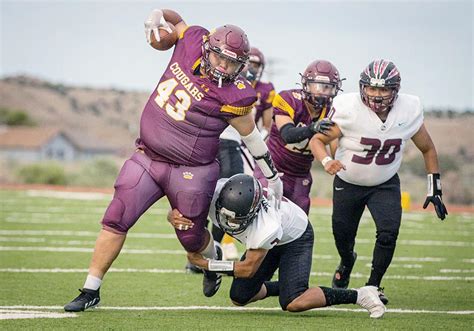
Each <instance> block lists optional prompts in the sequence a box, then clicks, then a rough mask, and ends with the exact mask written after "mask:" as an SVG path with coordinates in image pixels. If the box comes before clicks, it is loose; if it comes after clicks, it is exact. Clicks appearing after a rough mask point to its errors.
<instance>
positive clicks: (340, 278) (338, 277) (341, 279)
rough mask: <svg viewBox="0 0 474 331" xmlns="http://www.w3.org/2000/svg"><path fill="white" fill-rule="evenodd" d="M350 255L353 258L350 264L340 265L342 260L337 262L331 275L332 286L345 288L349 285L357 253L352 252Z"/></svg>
mask: <svg viewBox="0 0 474 331" xmlns="http://www.w3.org/2000/svg"><path fill="white" fill-rule="evenodd" d="M352 256H353V260H352V264H351V265H350V266H345V265H342V261H341V262H340V263H339V266H338V267H337V269H336V271H335V272H334V276H333V277H332V288H338V289H346V288H347V287H348V286H349V281H350V278H351V272H352V267H354V263H355V261H356V260H357V253H356V252H353V253H352Z"/></svg>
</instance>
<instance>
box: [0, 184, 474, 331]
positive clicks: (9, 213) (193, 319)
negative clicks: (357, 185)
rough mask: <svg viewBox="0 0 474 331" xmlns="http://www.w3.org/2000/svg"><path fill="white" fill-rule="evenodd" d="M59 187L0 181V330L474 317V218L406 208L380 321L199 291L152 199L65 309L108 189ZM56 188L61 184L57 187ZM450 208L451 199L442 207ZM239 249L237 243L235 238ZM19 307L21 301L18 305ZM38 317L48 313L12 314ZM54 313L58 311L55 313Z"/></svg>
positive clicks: (323, 271)
mask: <svg viewBox="0 0 474 331" xmlns="http://www.w3.org/2000/svg"><path fill="white" fill-rule="evenodd" d="M57 194H58V193H57V192H53V193H50V192H39V191H0V200H1V210H0V291H1V292H0V293H1V294H0V328H1V329H15V330H16V329H19V328H29V329H46V328H48V329H49V328H54V329H79V328H82V329H92V330H95V329H162V330H168V329H183V330H185V329H191V328H192V329H208V330H222V329H247V330H254V329H288V330H294V329H321V330H336V329H354V330H359V329H393V330H402V329H411V330H419V329H444V330H453V329H458V330H467V329H471V330H472V329H473V326H474V298H473V296H474V286H473V281H474V244H473V234H474V217H473V215H449V217H448V219H447V221H445V222H444V223H441V222H440V221H438V220H437V219H436V218H435V216H434V214H429V213H405V214H404V218H403V221H402V227H401V233H400V237H399V242H398V247H397V250H396V252H395V257H394V260H393V262H392V265H391V267H390V269H389V271H388V272H387V274H386V277H385V280H384V283H383V286H385V293H386V295H387V297H388V298H389V300H390V304H389V305H388V307H387V308H388V311H387V313H386V315H385V316H384V318H383V319H381V320H371V319H370V318H369V317H368V313H367V312H365V311H360V310H359V309H358V308H359V307H358V306H355V305H345V306H338V307H331V309H327V310H313V311H309V312H305V313H288V312H283V311H281V310H279V306H278V301H277V299H275V298H270V299H267V300H265V301H260V302H258V303H254V304H252V305H249V306H248V307H246V308H245V309H241V308H235V307H233V306H232V304H231V303H230V300H229V298H228V292H229V287H230V283H231V278H230V277H226V278H224V280H223V284H222V286H221V289H220V290H219V292H218V293H217V294H216V296H215V297H213V298H206V297H204V296H203V295H202V289H201V281H202V276H201V275H188V274H185V273H184V271H183V267H184V264H185V255H184V253H183V251H182V249H181V247H180V244H179V243H178V241H177V239H176V238H175V237H174V232H173V230H172V228H171V227H170V226H169V224H168V223H167V222H166V220H165V214H166V212H167V208H168V204H167V202H166V201H163V202H159V203H157V204H156V205H155V206H154V207H153V208H152V209H151V210H149V211H148V212H147V213H146V214H145V215H144V216H143V217H142V219H141V220H139V222H138V223H137V224H136V226H135V227H134V228H133V229H132V230H131V231H130V233H129V238H128V239H127V241H126V243H125V247H124V250H123V251H122V254H121V255H120V256H119V258H118V259H117V261H116V262H115V264H114V265H113V269H112V270H111V271H110V272H109V273H108V274H107V276H106V278H105V282H104V284H103V286H102V289H101V296H102V301H101V308H98V309H95V310H92V311H87V312H85V313H80V314H64V313H63V311H62V309H61V307H62V306H63V305H64V304H66V303H68V302H69V301H70V300H71V299H73V298H74V297H75V296H76V295H77V294H78V291H77V289H78V288H80V287H82V285H83V282H84V279H85V276H86V275H87V267H88V264H89V259H90V256H91V252H92V249H93V246H94V241H95V238H96V235H97V232H98V231H99V229H100V225H99V220H100V219H101V217H102V214H103V212H104V210H105V208H106V206H107V203H108V201H109V197H107V196H100V195H98V194H92V195H90V196H89V195H85V196H81V195H79V194H72V195H71V196H69V197H68V198H67V199H65V198H59V197H55V195H57ZM59 195H61V194H59ZM448 208H449V206H448ZM330 214H331V210H330V209H323V208H319V209H317V208H313V210H312V213H311V216H310V219H311V222H312V223H313V226H314V228H315V234H316V243H315V248H314V260H313V267H312V277H311V280H310V283H311V284H312V285H330V281H331V277H332V272H333V271H334V268H335V267H336V266H337V264H338V262H339V259H338V258H337V253H336V249H335V246H334V242H333V239H332V233H331V224H330ZM368 216H369V215H368V214H367V215H365V217H364V219H363V221H362V223H361V227H360V229H359V234H358V238H357V244H356V249H357V252H358V254H359V257H358V261H357V263H356V265H355V267H354V272H353V275H352V280H351V286H352V287H359V286H363V285H364V284H365V282H366V280H367V278H368V274H369V271H370V262H371V255H372V249H373V242H374V232H375V230H374V225H373V222H372V220H371V219H370V218H369V217H368ZM240 249H241V250H242V248H241V247H240ZM22 306H23V307H22ZM44 314H46V316H48V317H49V318H35V319H31V318H28V319H26V318H23V319H11V318H13V317H15V316H16V317H20V316H23V317H25V316H31V315H34V316H36V317H40V316H44ZM53 317H62V318H53Z"/></svg>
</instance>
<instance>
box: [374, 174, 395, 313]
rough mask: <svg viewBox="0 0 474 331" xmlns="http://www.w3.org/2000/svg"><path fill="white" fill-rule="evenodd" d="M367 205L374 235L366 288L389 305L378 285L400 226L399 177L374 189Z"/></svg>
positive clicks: (390, 256) (385, 270)
mask: <svg viewBox="0 0 474 331" xmlns="http://www.w3.org/2000/svg"><path fill="white" fill-rule="evenodd" d="M367 206H368V208H369V210H370V212H371V214H372V216H373V218H374V221H375V226H376V229H377V233H376V241H375V247H374V252H373V259H372V268H371V273H370V277H369V280H368V282H367V284H366V285H371V286H375V287H378V288H379V297H380V299H381V300H382V302H383V303H384V304H388V299H387V297H386V296H385V294H384V292H383V290H382V289H381V288H380V284H381V282H382V278H383V276H384V275H385V273H386V272H387V269H388V267H389V266H390V263H391V262H392V259H393V255H394V253H395V248H396V243H397V238H398V233H399V229H400V224H401V216H402V208H401V193H400V180H399V178H398V175H395V176H393V177H392V178H391V179H390V180H388V181H387V182H385V183H383V184H380V185H378V186H377V187H375V188H374V189H373V193H372V194H371V196H370V198H369V200H368V202H367Z"/></svg>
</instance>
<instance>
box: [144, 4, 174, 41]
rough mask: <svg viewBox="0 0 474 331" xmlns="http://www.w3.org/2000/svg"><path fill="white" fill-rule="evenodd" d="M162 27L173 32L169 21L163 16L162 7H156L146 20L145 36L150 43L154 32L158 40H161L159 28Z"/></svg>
mask: <svg viewBox="0 0 474 331" xmlns="http://www.w3.org/2000/svg"><path fill="white" fill-rule="evenodd" d="M160 27H162V28H164V29H165V30H166V31H168V32H169V33H171V32H173V31H172V30H171V27H170V26H169V24H168V22H166V21H165V18H164V17H163V11H162V10H160V9H154V10H153V11H152V12H151V14H150V16H148V18H147V19H146V21H145V36H146V40H147V42H148V43H149V44H150V43H151V33H152V32H153V34H154V35H155V39H156V41H157V42H160V33H159V32H158V28H160Z"/></svg>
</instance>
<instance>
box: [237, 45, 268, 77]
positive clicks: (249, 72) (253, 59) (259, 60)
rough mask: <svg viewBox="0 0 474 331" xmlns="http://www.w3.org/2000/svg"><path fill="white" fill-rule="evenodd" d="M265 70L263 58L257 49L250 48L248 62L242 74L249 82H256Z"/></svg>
mask: <svg viewBox="0 0 474 331" xmlns="http://www.w3.org/2000/svg"><path fill="white" fill-rule="evenodd" d="M264 68H265V56H263V53H262V52H261V51H260V50H259V49H258V48H257V47H250V53H249V61H248V63H247V65H246V66H245V68H244V70H243V72H242V74H243V76H244V77H245V78H247V80H248V81H249V82H258V81H259V80H260V78H262V74H263V69H264Z"/></svg>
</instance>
